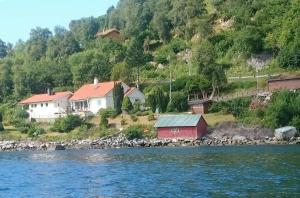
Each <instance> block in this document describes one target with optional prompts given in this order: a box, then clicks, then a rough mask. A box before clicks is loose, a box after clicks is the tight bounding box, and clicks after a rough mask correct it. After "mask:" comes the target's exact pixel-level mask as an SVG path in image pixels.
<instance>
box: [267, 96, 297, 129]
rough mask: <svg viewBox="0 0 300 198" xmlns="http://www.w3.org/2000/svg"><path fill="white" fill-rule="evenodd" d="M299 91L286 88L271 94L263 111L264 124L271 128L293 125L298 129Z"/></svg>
mask: <svg viewBox="0 0 300 198" xmlns="http://www.w3.org/2000/svg"><path fill="white" fill-rule="evenodd" d="M299 115H300V92H299V91H297V92H291V91H288V90H284V91H279V92H276V93H274V94H273V96H272V98H271V101H270V103H269V104H268V106H267V110H266V112H265V124H266V126H268V127H271V128H278V127H283V126H287V125H293V126H295V127H296V128H297V129H298V130H299V129H300V121H299Z"/></svg>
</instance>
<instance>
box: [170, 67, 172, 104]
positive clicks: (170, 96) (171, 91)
mask: <svg viewBox="0 0 300 198" xmlns="http://www.w3.org/2000/svg"><path fill="white" fill-rule="evenodd" d="M171 102H172V72H171V67H170V103H171Z"/></svg>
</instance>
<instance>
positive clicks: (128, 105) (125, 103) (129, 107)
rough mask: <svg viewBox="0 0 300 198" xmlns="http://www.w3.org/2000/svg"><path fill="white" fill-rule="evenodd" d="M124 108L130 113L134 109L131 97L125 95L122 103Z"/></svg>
mask: <svg viewBox="0 0 300 198" xmlns="http://www.w3.org/2000/svg"><path fill="white" fill-rule="evenodd" d="M122 110H123V111H126V112H128V113H130V112H131V111H132V110H133V106H132V103H131V101H130V99H129V97H127V96H126V97H125V98H124V100H123V103H122Z"/></svg>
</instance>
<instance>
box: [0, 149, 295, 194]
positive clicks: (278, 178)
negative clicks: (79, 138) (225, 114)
mask: <svg viewBox="0 0 300 198" xmlns="http://www.w3.org/2000/svg"><path fill="white" fill-rule="evenodd" d="M248 196H249V197H300V146H299V145H291V146H290V145H288V146H235V147H197V148H141V149H116V150H113V149H112V150H84V151H51V152H49V151H48V152H47V151H45V152H9V153H0V197H44V198H47V197H51V198H52V197H61V198H65V197H66V198H69V197H248Z"/></svg>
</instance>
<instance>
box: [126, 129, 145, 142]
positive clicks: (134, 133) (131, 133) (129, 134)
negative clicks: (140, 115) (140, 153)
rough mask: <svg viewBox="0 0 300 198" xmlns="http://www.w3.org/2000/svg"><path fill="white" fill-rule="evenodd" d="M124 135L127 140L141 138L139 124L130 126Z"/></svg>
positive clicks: (141, 133)
mask: <svg viewBox="0 0 300 198" xmlns="http://www.w3.org/2000/svg"><path fill="white" fill-rule="evenodd" d="M125 136H126V138H127V139H128V140H133V139H142V138H143V128H141V127H140V126H130V127H128V128H127V129H126V130H125Z"/></svg>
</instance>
